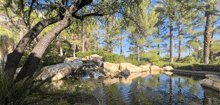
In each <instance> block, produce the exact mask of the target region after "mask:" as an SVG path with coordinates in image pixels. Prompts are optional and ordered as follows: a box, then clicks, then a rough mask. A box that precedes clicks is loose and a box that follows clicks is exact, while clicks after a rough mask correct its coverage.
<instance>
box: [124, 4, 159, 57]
mask: <svg viewBox="0 0 220 105" xmlns="http://www.w3.org/2000/svg"><path fill="white" fill-rule="evenodd" d="M140 7H141V8H142V9H143V10H141V11H134V12H133V13H132V15H133V18H134V20H135V21H134V23H133V24H132V25H130V26H129V27H128V31H129V32H130V33H131V34H130V36H129V39H130V40H131V44H133V45H135V46H134V47H131V48H130V49H131V50H133V51H134V52H137V61H140V57H141V49H142V48H143V45H144V44H146V43H147V42H146V38H147V37H149V36H151V35H152V34H153V33H154V32H155V30H156V28H155V27H154V26H155V24H156V23H157V21H158V19H157V15H158V14H156V12H155V10H154V8H152V11H150V12H149V13H146V10H147V9H149V7H150V5H149V4H148V3H147V2H146V1H145V2H144V3H143V4H141V5H140Z"/></svg>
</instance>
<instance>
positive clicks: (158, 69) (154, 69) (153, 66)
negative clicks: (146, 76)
mask: <svg viewBox="0 0 220 105" xmlns="http://www.w3.org/2000/svg"><path fill="white" fill-rule="evenodd" d="M150 70H151V71H161V70H163V69H162V68H160V67H159V66H156V65H152V66H151V67H150Z"/></svg>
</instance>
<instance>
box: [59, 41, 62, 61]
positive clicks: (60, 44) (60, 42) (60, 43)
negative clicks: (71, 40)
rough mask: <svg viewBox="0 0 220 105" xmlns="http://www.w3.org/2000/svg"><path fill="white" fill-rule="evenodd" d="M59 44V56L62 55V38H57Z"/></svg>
mask: <svg viewBox="0 0 220 105" xmlns="http://www.w3.org/2000/svg"><path fill="white" fill-rule="evenodd" d="M59 46H60V56H61V57H62V56H63V48H62V40H61V39H60V40H59Z"/></svg>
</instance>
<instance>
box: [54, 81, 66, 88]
mask: <svg viewBox="0 0 220 105" xmlns="http://www.w3.org/2000/svg"><path fill="white" fill-rule="evenodd" d="M63 84H64V82H63V80H59V81H55V82H52V85H53V86H54V87H56V88H58V89H59V88H60V86H62V85H63Z"/></svg>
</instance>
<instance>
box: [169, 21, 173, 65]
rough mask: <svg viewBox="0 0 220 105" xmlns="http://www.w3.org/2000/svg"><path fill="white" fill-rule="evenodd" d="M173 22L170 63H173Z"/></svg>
mask: <svg viewBox="0 0 220 105" xmlns="http://www.w3.org/2000/svg"><path fill="white" fill-rule="evenodd" d="M172 23H173V22H171V24H170V25H171V26H170V62H171V63H173V25H172Z"/></svg>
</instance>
